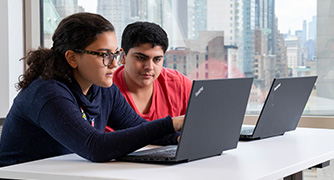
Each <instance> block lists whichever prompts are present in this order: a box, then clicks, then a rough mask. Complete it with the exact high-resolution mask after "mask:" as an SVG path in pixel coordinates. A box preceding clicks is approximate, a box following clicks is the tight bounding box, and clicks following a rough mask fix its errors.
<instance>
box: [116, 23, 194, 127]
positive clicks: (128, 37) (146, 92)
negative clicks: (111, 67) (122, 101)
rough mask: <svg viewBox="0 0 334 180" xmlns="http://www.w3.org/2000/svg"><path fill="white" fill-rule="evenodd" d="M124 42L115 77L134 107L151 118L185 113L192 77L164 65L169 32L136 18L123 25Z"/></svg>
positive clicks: (147, 117) (146, 117)
mask: <svg viewBox="0 0 334 180" xmlns="http://www.w3.org/2000/svg"><path fill="white" fill-rule="evenodd" d="M121 46H122V49H121V50H122V51H124V56H123V58H122V61H121V63H122V64H123V65H122V66H120V67H119V68H118V69H116V71H115V73H114V77H113V79H114V83H115V84H116V85H117V86H118V87H119V89H120V90H121V93H122V94H123V95H124V97H125V98H126V100H127V101H128V103H129V104H130V105H131V106H132V108H133V109H134V110H135V111H136V112H137V113H138V114H139V115H140V116H141V117H143V118H145V119H147V120H149V121H152V120H154V119H160V118H163V117H166V116H167V115H171V116H172V117H175V116H179V115H184V114H185V112H186V108H187V103H188V98H189V94H190V90H191V86H192V81H191V80H190V79H189V78H187V77H186V76H184V75H183V74H181V73H179V72H178V71H176V70H172V69H167V68H164V67H162V66H163V60H164V55H165V52H166V50H167V48H168V37H167V33H166V32H165V31H164V30H163V29H162V28H161V27H160V26H158V25H157V24H154V23H149V22H135V23H132V24H129V25H128V26H127V27H126V28H125V29H124V32H123V35H122V44H121Z"/></svg>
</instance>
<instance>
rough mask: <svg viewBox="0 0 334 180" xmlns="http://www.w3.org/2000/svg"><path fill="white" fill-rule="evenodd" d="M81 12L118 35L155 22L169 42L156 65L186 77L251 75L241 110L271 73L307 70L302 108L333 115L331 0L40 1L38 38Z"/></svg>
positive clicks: (254, 109)
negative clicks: (307, 93)
mask: <svg viewBox="0 0 334 180" xmlns="http://www.w3.org/2000/svg"><path fill="white" fill-rule="evenodd" d="M332 2H333V3H332ZM332 4H333V5H332ZM81 11H88V12H94V13H99V14H101V15H103V16H104V17H106V18H107V19H108V20H110V21H111V22H112V23H113V25H114V26H115V28H116V35H117V38H118V42H120V36H121V33H122V31H123V29H124V28H125V26H126V25H127V24H129V23H132V22H135V21H150V22H155V23H157V24H159V25H161V26H162V27H163V28H164V29H165V30H166V32H167V33H168V36H169V41H170V42H169V43H170V47H169V49H168V51H167V52H166V56H165V61H164V66H165V67H167V68H172V69H177V70H178V71H180V72H181V73H183V74H185V75H186V76H188V77H189V78H191V79H214V78H234V77H254V79H255V80H254V85H253V87H252V92H251V96H250V99H249V104H248V107H247V113H249V114H258V113H259V111H260V109H261V107H262V106H263V102H264V100H265V98H266V96H267V92H268V90H269V87H270V85H271V83H272V80H273V78H275V77H298V76H309V75H318V76H319V77H318V81H317V83H316V86H315V88H314V90H313V92H312V95H311V97H310V99H309V102H308V103H307V106H306V108H305V111H304V115H317V116H319V115H333V114H334V90H333V89H334V62H333V58H334V51H333V50H334V49H333V48H334V29H333V24H334V16H333V12H334V0H318V1H317V0H305V1H300V0H277V1H275V0H95V1H94V0H44V21H43V22H44V40H45V42H44V45H45V46H46V47H51V45H52V41H51V36H52V33H53V31H54V29H55V27H56V26H57V23H59V21H60V20H61V19H62V18H64V17H65V16H67V15H70V14H72V13H76V12H81ZM317 12H318V13H317Z"/></svg>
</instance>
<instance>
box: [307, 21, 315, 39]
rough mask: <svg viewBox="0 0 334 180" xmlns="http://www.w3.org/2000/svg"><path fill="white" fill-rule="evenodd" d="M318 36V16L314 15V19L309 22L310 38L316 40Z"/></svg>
mask: <svg viewBox="0 0 334 180" xmlns="http://www.w3.org/2000/svg"><path fill="white" fill-rule="evenodd" d="M316 37H317V17H316V16H313V17H312V21H311V22H309V23H308V40H310V39H312V40H314V41H316Z"/></svg>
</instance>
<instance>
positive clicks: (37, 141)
mask: <svg viewBox="0 0 334 180" xmlns="http://www.w3.org/2000/svg"><path fill="white" fill-rule="evenodd" d="M90 93H91V97H90V100H89V99H87V98H86V97H85V95H84V94H83V93H82V90H81V88H80V86H79V84H78V83H77V82H76V81H73V82H71V83H65V82H62V81H59V80H55V79H51V80H41V79H40V78H38V79H36V80H34V81H33V82H32V83H31V84H30V85H29V86H28V87H26V88H25V89H23V90H21V91H20V92H19V93H18V95H17V97H16V98H15V99H14V102H13V105H12V107H11V109H10V111H9V113H8V115H7V117H6V119H5V123H4V126H3V130H2V135H1V140H0V167H1V166H6V165H12V164H17V163H21V162H27V161H32V160H37V159H42V158H47V157H52V156H57V155H63V154H68V153H72V152H74V153H76V154H78V155H80V156H81V157H83V158H86V159H88V160H90V161H93V162H105V161H110V160H112V159H115V158H118V157H120V156H123V155H125V154H128V153H130V152H132V151H135V150H137V149H139V148H141V147H144V146H146V145H147V144H150V143H152V142H155V143H158V144H176V143H177V140H176V139H177V136H178V135H179V134H178V133H176V132H175V130H174V128H173V124H172V119H171V117H170V116H167V117H166V118H163V119H159V120H155V121H151V122H148V121H146V120H145V119H143V118H141V117H140V116H139V115H137V114H136V112H135V111H134V110H133V109H132V108H131V106H129V105H128V103H127V102H126V100H125V99H124V97H123V96H122V94H121V93H120V91H119V89H118V87H117V86H116V85H112V86H111V87H110V88H102V87H99V86H96V85H93V86H92V87H91V88H90ZM81 108H82V110H83V112H84V114H85V115H86V116H87V119H85V118H83V114H82V111H81ZM92 121H94V127H93V126H92ZM106 125H108V126H110V127H112V128H113V129H114V130H115V131H114V132H108V133H106V132H104V130H105V127H106Z"/></svg>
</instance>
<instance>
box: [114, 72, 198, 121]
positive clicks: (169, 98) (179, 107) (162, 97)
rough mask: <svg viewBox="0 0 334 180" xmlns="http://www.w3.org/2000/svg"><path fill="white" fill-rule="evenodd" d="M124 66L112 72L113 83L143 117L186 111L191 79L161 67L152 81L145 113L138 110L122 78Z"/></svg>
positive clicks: (181, 113) (160, 116)
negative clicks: (149, 98)
mask: <svg viewBox="0 0 334 180" xmlns="http://www.w3.org/2000/svg"><path fill="white" fill-rule="evenodd" d="M123 72H124V66H121V67H119V68H117V69H116V71H115V72H114V78H113V81H114V83H115V84H116V85H117V86H118V88H119V89H120V91H121V93H122V94H123V96H124V97H125V99H126V100H127V101H128V103H129V104H130V106H132V108H133V109H134V110H135V111H136V112H137V113H138V114H139V115H140V116H141V117H143V118H144V119H147V120H149V121H152V120H155V119H160V118H164V117H166V116H167V115H170V116H172V117H175V116H179V115H184V114H185V113H186V109H187V104H188V99H189V94H190V91H191V86H192V81H191V80H190V79H189V78H188V77H186V76H184V75H183V74H181V73H180V72H178V71H176V70H172V69H167V68H162V70H161V73H160V75H159V77H158V78H157V79H156V80H155V81H154V82H153V96H152V104H151V107H150V109H149V111H148V112H147V113H146V114H142V113H140V112H139V111H138V109H137V107H136V104H135V103H134V101H133V99H132V96H131V94H130V92H129V89H128V87H127V85H126V83H125V79H124V73H123Z"/></svg>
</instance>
